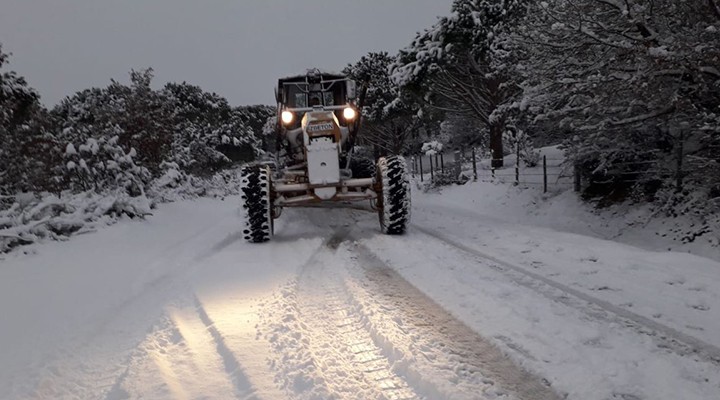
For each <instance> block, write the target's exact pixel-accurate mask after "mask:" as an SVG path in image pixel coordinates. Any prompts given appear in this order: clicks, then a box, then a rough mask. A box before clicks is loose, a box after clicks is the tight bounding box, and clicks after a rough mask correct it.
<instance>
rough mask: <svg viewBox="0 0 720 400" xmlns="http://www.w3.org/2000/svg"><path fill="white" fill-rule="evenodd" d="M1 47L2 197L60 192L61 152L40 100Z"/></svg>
mask: <svg viewBox="0 0 720 400" xmlns="http://www.w3.org/2000/svg"><path fill="white" fill-rule="evenodd" d="M8 59H9V54H6V53H3V51H2V46H1V45H0V194H14V193H15V192H18V191H33V190H53V191H54V190H57V189H58V187H57V185H56V183H57V182H55V181H53V180H52V174H53V173H52V168H53V166H54V165H55V164H56V161H57V160H58V159H60V157H61V152H60V150H59V148H58V147H57V146H56V144H57V143H56V139H55V138H54V137H53V135H52V134H51V133H50V132H49V128H48V127H49V125H50V122H51V121H50V119H49V117H48V115H47V113H46V110H45V109H44V108H43V107H42V106H41V105H40V102H39V99H40V96H39V95H38V94H37V92H36V91H35V90H33V89H32V88H30V87H29V86H28V84H27V82H26V81H25V78H23V77H22V76H19V75H18V74H17V73H16V72H15V71H4V68H5V66H6V64H7V62H8Z"/></svg>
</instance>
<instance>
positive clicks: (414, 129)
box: [345, 52, 433, 154]
mask: <svg viewBox="0 0 720 400" xmlns="http://www.w3.org/2000/svg"><path fill="white" fill-rule="evenodd" d="M394 62H395V58H394V57H392V56H390V55H388V54H387V53H385V52H381V53H368V54H367V55H365V56H363V57H362V58H361V59H360V60H359V61H358V62H356V63H355V64H353V65H348V66H347V68H345V73H346V74H347V75H349V76H350V77H351V78H353V79H354V80H355V81H356V82H358V84H359V85H360V86H361V94H360V102H361V103H362V106H363V110H362V117H363V120H362V127H363V129H362V136H361V142H362V143H366V144H371V145H374V146H377V147H379V148H380V149H381V151H382V152H389V153H393V154H400V153H402V152H405V151H407V150H408V146H409V144H410V142H411V139H412V138H414V137H415V138H417V137H418V136H419V134H420V130H421V128H423V129H425V130H427V129H428V128H429V127H430V125H431V124H432V122H433V118H432V114H431V113H429V112H425V110H423V107H422V105H420V104H419V103H417V102H415V101H413V100H412V99H411V98H409V97H405V96H403V95H402V93H401V92H400V88H399V87H398V85H397V84H396V83H395V82H393V80H392V79H391V77H390V67H391V66H392V65H393V63H394Z"/></svg>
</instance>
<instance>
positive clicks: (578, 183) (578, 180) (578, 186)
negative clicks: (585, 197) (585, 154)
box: [573, 162, 582, 193]
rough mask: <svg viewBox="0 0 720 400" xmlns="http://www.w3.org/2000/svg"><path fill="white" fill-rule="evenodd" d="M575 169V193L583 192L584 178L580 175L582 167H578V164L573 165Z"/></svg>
mask: <svg viewBox="0 0 720 400" xmlns="http://www.w3.org/2000/svg"><path fill="white" fill-rule="evenodd" d="M573 169H574V170H575V171H574V172H575V182H574V183H575V185H574V186H575V187H574V188H575V191H576V192H578V193H579V192H580V191H582V176H581V175H580V167H579V166H578V164H577V162H575V164H573Z"/></svg>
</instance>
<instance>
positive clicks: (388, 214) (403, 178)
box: [377, 156, 410, 235]
mask: <svg viewBox="0 0 720 400" xmlns="http://www.w3.org/2000/svg"><path fill="white" fill-rule="evenodd" d="M377 179H378V182H379V183H380V184H381V192H382V193H378V206H379V207H378V213H379V216H380V227H381V229H382V231H383V233H386V234H388V235H401V234H403V233H405V231H407V226H408V224H409V223H410V179H409V178H408V175H407V172H406V165H405V159H404V158H403V157H400V156H391V157H381V158H380V160H378V165H377Z"/></svg>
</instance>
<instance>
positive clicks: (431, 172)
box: [430, 155, 435, 182]
mask: <svg viewBox="0 0 720 400" xmlns="http://www.w3.org/2000/svg"><path fill="white" fill-rule="evenodd" d="M433 181H435V175H434V172H433V161H432V155H431V156H430V182H433Z"/></svg>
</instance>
